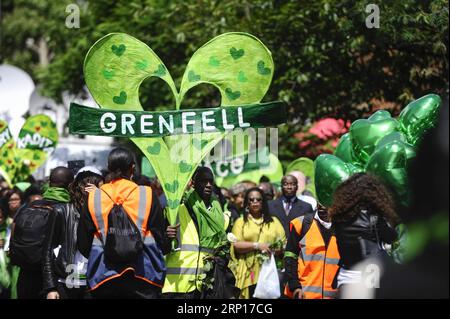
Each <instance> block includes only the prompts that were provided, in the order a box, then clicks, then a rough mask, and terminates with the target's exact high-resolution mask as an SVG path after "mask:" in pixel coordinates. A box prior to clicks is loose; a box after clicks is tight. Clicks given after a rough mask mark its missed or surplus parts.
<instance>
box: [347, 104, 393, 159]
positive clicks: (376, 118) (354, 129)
mask: <svg viewBox="0 0 450 319" xmlns="http://www.w3.org/2000/svg"><path fill="white" fill-rule="evenodd" d="M398 126H399V125H398V122H397V120H396V119H393V118H392V117H391V116H390V114H389V112H387V111H385V110H380V111H377V112H375V113H374V114H373V115H372V116H370V117H369V118H368V119H367V120H365V119H360V120H356V121H355V122H353V123H352V125H351V126H350V139H351V143H352V145H353V154H354V155H355V157H356V158H357V159H359V161H360V162H361V163H363V164H365V163H367V161H368V160H369V158H370V156H371V155H372V153H373V151H374V150H375V147H376V145H377V143H378V141H379V140H380V139H382V138H383V137H384V136H386V135H387V134H389V133H392V132H394V131H397V130H398Z"/></svg>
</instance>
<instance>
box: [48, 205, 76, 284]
mask: <svg viewBox="0 0 450 319" xmlns="http://www.w3.org/2000/svg"><path fill="white" fill-rule="evenodd" d="M79 220H80V214H79V212H78V210H77V209H76V208H75V206H74V205H73V204H72V203H56V204H54V205H53V214H51V215H50V217H49V221H48V227H47V233H46V241H45V243H44V247H43V254H44V255H43V265H42V272H43V290H44V292H47V293H48V292H49V291H53V290H56V286H57V282H58V279H60V278H61V279H65V278H66V277H67V276H68V275H69V273H67V272H66V269H67V268H66V267H67V265H70V264H73V263H74V259H75V254H76V252H77V228H78V222H79ZM60 245H61V248H60V249H59V253H58V256H57V257H55V254H54V252H53V250H54V249H55V248H56V247H58V246H60Z"/></svg>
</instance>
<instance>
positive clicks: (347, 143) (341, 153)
mask: <svg viewBox="0 0 450 319" xmlns="http://www.w3.org/2000/svg"><path fill="white" fill-rule="evenodd" d="M334 155H335V156H337V157H339V158H340V159H341V160H343V161H344V162H347V163H353V162H355V161H358V160H357V159H356V158H355V156H354V155H353V145H352V141H351V137H350V133H345V134H344V135H342V136H341V138H340V139H339V143H338V145H337V146H336V149H335V150H334Z"/></svg>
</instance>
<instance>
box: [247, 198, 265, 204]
mask: <svg viewBox="0 0 450 319" xmlns="http://www.w3.org/2000/svg"><path fill="white" fill-rule="evenodd" d="M248 201H249V202H250V203H252V202H261V201H262V198H261V197H258V198H254V197H253V198H249V199H248Z"/></svg>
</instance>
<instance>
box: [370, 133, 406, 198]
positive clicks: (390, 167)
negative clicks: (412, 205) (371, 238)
mask: <svg viewBox="0 0 450 319" xmlns="http://www.w3.org/2000/svg"><path fill="white" fill-rule="evenodd" d="M406 149H407V145H406V144H405V143H403V142H402V141H399V140H394V141H392V142H390V143H387V144H384V145H382V146H380V147H379V148H378V149H377V150H376V151H375V152H374V153H373V154H372V156H371V157H370V159H369V161H368V163H367V165H366V171H367V172H371V173H373V174H374V175H376V176H378V177H380V178H381V179H382V180H383V181H384V182H385V183H386V185H388V186H390V188H391V189H392V191H393V192H394V194H395V195H396V197H397V199H398V200H399V201H400V203H401V204H403V205H407V204H408V203H409V200H410V192H409V188H408V172H407V163H408V156H407V150H406Z"/></svg>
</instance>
